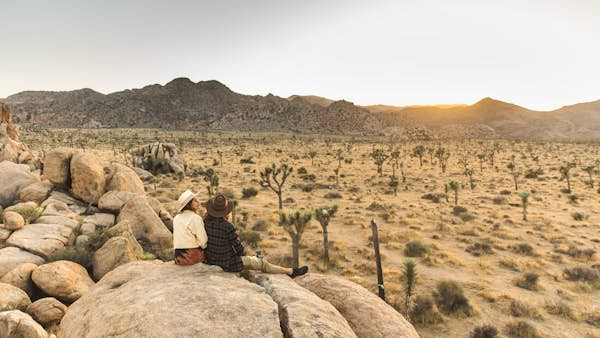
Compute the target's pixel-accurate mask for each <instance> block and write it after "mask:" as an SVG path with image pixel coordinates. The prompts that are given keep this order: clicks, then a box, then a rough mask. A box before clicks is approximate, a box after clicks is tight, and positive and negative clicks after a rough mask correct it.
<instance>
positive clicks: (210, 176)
mask: <svg viewBox="0 0 600 338" xmlns="http://www.w3.org/2000/svg"><path fill="white" fill-rule="evenodd" d="M204 181H205V182H207V183H208V185H207V186H206V190H207V191H208V196H213V195H214V194H215V192H216V190H217V188H218V187H219V175H217V173H216V172H215V170H214V169H213V168H208V169H206V171H205V172H204Z"/></svg>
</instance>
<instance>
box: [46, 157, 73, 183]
mask: <svg viewBox="0 0 600 338" xmlns="http://www.w3.org/2000/svg"><path fill="white" fill-rule="evenodd" d="M73 153H74V151H73V149H69V148H56V149H53V150H51V151H49V152H48V153H46V156H45V157H44V177H46V178H47V179H48V180H49V181H50V182H52V184H54V185H57V186H60V187H63V188H68V187H69V185H70V184H71V180H70V174H69V173H70V163H71V158H72V157H73Z"/></svg>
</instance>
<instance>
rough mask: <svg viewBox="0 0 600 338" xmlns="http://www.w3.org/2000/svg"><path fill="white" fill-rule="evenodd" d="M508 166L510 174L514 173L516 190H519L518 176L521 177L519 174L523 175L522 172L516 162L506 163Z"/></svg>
mask: <svg viewBox="0 0 600 338" xmlns="http://www.w3.org/2000/svg"><path fill="white" fill-rule="evenodd" d="M513 156H514V155H513ZM506 167H507V168H508V169H510V174H511V175H512V177H513V181H514V182H515V191H517V190H519V181H518V178H519V175H521V173H520V172H519V171H518V170H517V168H516V166H515V163H514V162H510V163H509V164H507V165H506Z"/></svg>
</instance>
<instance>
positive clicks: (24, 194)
mask: <svg viewBox="0 0 600 338" xmlns="http://www.w3.org/2000/svg"><path fill="white" fill-rule="evenodd" d="M52 189H54V185H52V183H49V182H36V183H33V184H30V185H28V186H26V187H25V188H23V189H22V190H21V192H20V193H19V199H20V200H21V201H23V202H28V201H33V202H35V203H37V204H41V203H42V202H43V201H44V200H45V199H46V198H48V196H49V195H50V192H52Z"/></svg>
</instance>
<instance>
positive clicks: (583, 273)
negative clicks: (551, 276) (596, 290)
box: [563, 267, 600, 284]
mask: <svg viewBox="0 0 600 338" xmlns="http://www.w3.org/2000/svg"><path fill="white" fill-rule="evenodd" d="M563 273H564V275H565V278H566V279H567V280H570V281H584V282H588V283H590V284H600V273H599V272H598V271H597V270H593V269H590V268H586V267H574V268H565V269H564V270H563Z"/></svg>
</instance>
